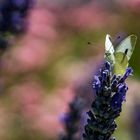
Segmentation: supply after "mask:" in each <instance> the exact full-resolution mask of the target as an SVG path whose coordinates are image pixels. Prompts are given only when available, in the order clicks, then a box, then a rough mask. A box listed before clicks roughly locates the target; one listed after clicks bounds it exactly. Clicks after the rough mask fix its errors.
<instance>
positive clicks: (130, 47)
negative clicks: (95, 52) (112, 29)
mask: <svg viewBox="0 0 140 140" xmlns="http://www.w3.org/2000/svg"><path fill="white" fill-rule="evenodd" d="M136 40H137V37H136V36H135V35H130V36H128V37H126V38H125V39H124V40H123V41H121V42H120V44H119V45H118V46H116V47H115V48H114V45H113V43H112V40H111V37H110V35H108V34H107V35H106V41H105V59H106V60H107V61H109V62H110V63H111V64H112V66H113V69H114V70H113V71H114V73H115V74H116V75H123V74H124V73H125V70H126V68H127V67H128V65H129V60H130V58H131V55H132V53H133V51H134V48H135V44H136Z"/></svg>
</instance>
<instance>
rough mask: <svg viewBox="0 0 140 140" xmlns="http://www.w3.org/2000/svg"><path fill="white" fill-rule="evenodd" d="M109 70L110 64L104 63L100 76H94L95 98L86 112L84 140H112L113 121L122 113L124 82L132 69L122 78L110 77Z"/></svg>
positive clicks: (126, 88)
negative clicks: (87, 117)
mask: <svg viewBox="0 0 140 140" xmlns="http://www.w3.org/2000/svg"><path fill="white" fill-rule="evenodd" d="M111 69H112V68H111V65H110V63H109V62H105V65H104V67H103V68H102V69H101V70H100V74H99V75H97V76H95V79H94V83H93V88H94V90H95V93H96V98H95V100H94V101H93V103H92V109H91V110H90V111H89V112H88V116H89V119H87V125H86V126H85V133H84V134H83V137H84V139H85V140H92V139H97V140H104V139H105V140H109V139H111V140H112V139H114V138H111V135H112V134H113V133H114V131H115V129H116V127H117V125H116V122H115V119H116V118H117V117H118V116H119V115H120V112H121V111H122V103H123V101H125V100H126V92H127V90H128V87H127V85H126V83H125V80H126V78H127V77H128V76H129V75H130V74H131V73H132V69H131V68H127V69H126V73H125V74H124V76H116V75H112V70H111Z"/></svg>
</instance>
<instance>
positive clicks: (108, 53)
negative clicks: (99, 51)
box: [104, 34, 115, 64]
mask: <svg viewBox="0 0 140 140" xmlns="http://www.w3.org/2000/svg"><path fill="white" fill-rule="evenodd" d="M104 57H105V59H106V60H107V61H109V62H110V63H111V64H114V63H115V57H114V47H113V44H112V41H111V37H110V35H109V34H107V35H106V40H105V56H104Z"/></svg>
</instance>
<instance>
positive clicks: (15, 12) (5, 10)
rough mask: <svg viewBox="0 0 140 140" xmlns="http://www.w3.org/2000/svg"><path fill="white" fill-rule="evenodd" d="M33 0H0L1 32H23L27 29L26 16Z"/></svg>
mask: <svg viewBox="0 0 140 140" xmlns="http://www.w3.org/2000/svg"><path fill="white" fill-rule="evenodd" d="M31 4H32V0H21V1H19V0H2V1H0V14H1V20H0V32H1V33H7V32H8V33H12V34H16V33H21V32H22V31H23V30H25V26H26V25H25V20H26V19H25V18H26V17H27V13H28V10H29V8H30V6H31Z"/></svg>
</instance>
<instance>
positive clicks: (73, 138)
mask: <svg viewBox="0 0 140 140" xmlns="http://www.w3.org/2000/svg"><path fill="white" fill-rule="evenodd" d="M83 107H84V104H83V99H82V98H79V97H78V96H76V97H75V98H74V100H73V101H72V102H71V103H70V104H69V112H67V113H65V115H64V117H63V120H62V121H63V124H64V128H65V134H62V135H61V137H60V140H78V139H80V133H79V134H78V132H79V128H80V120H81V115H82V111H83Z"/></svg>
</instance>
